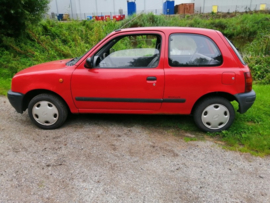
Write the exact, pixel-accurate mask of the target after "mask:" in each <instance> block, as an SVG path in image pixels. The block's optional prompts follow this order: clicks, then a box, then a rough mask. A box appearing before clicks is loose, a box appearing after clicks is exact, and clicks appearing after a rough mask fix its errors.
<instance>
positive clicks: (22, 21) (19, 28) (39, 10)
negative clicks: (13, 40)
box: [0, 0, 49, 37]
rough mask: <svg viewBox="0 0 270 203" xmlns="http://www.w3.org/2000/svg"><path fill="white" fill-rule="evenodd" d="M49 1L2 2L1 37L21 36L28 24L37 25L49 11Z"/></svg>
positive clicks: (0, 7) (0, 8)
mask: <svg viewBox="0 0 270 203" xmlns="http://www.w3.org/2000/svg"><path fill="white" fill-rule="evenodd" d="M48 4H49V0H12V1H11V0H1V1H0V26H1V29H0V35H5V36H14V37H15V36H19V35H20V34H21V33H22V32H23V31H24V30H25V28H26V23H37V22H39V20H40V19H41V17H42V15H43V14H44V13H45V12H46V11H47V7H48Z"/></svg>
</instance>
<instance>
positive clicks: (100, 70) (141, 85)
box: [8, 27, 256, 132]
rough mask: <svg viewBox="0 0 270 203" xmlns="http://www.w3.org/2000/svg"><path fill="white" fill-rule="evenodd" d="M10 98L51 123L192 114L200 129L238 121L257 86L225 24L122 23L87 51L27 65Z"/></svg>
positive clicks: (47, 125)
mask: <svg viewBox="0 0 270 203" xmlns="http://www.w3.org/2000/svg"><path fill="white" fill-rule="evenodd" d="M8 98H9V101H10V103H11V104H12V106H13V107H14V108H15V109H16V111H17V112H18V113H23V111H25V110H26V109H27V108H28V113H29V116H30V118H31V120H32V121H33V122H34V123H35V124H36V125H37V126H38V127H40V128H43V129H54V128H58V127H60V126H61V125H63V123H64V122H65V120H66V118H67V115H68V113H69V112H71V113H75V114H78V113H114V114H115V113H117V114H119V113H121V114H186V115H189V114H192V115H193V117H194V121H195V123H196V125H197V126H198V127H199V128H200V129H202V130H204V131H209V132H217V131H222V130H226V129H228V128H229V127H230V126H231V124H232V123H233V121H234V117H235V111H234V108H233V106H232V105H231V103H230V102H231V101H233V100H235V101H237V102H238V104H239V109H238V112H239V113H245V112H246V111H247V110H248V109H249V108H250V107H251V106H252V104H253V103H254V101H255V98H256V94H255V92H254V91H253V90H252V77H251V74H250V70H249V68H248V66H247V65H246V64H245V62H244V61H243V59H242V57H241V56H240V54H239V53H238V51H237V50H236V48H235V47H234V46H233V45H232V43H231V42H230V41H229V40H228V39H227V38H226V37H224V36H223V34H222V33H221V32H219V31H216V30H210V29H200V28H180V27H148V28H131V29H123V30H116V31H114V32H112V33H111V34H109V35H108V36H107V37H105V38H104V39H103V40H102V41H100V42H99V43H98V44H97V45H96V46H94V47H93V48H92V49H91V50H90V51H88V52H87V53H86V54H85V55H83V56H81V57H77V58H74V59H72V60H70V59H68V60H61V61H54V62H49V63H44V64H40V65H36V66H33V67H30V68H27V69H25V70H23V71H20V72H19V73H17V74H16V75H15V76H14V77H13V79H12V89H11V90H10V91H9V92H8Z"/></svg>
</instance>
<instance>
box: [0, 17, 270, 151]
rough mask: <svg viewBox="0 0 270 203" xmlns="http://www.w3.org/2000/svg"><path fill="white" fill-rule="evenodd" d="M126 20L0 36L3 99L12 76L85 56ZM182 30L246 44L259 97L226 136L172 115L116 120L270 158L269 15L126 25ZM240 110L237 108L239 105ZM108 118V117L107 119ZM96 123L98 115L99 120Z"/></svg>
mask: <svg viewBox="0 0 270 203" xmlns="http://www.w3.org/2000/svg"><path fill="white" fill-rule="evenodd" d="M129 20H130V19H126V20H125V21H122V22H115V21H108V22H95V21H82V22H79V21H71V22H66V23H61V22H55V21H51V20H46V21H42V22H40V23H39V25H38V26H31V25H28V27H27V30H26V32H25V35H24V36H21V37H19V38H10V37H5V36H0V53H1V55H0V95H6V93H7V91H8V90H9V89H10V84H11V78H12V76H13V75H14V74H15V73H16V72H18V71H19V70H22V69H24V68H27V67H29V66H32V65H35V64H39V63H44V62H46V61H53V60H57V59H63V58H72V57H76V56H80V55H82V54H83V53H84V52H86V51H87V50H89V49H90V48H91V47H92V46H94V45H95V44H96V43H97V42H98V41H100V40H101V39H103V38H104V37H105V36H106V34H108V33H110V32H111V31H113V30H115V29H118V28H120V27H121V26H123V25H125V24H126V23H127V22H128V21H129ZM145 26H181V27H187V26H188V27H201V28H211V29H216V30H219V31H221V32H223V33H224V34H225V35H226V36H227V37H228V38H229V39H230V40H232V41H233V42H234V43H235V44H237V45H239V46H241V47H238V48H240V50H241V52H242V54H243V55H244V58H245V61H246V62H247V63H248V65H249V67H250V69H251V71H252V74H253V78H254V79H255V80H256V83H257V84H268V85H254V89H255V91H256V93H257V99H256V101H255V103H254V105H253V106H252V108H251V109H249V110H248V112H247V113H245V114H242V115H241V114H239V113H237V114H236V119H235V122H234V124H233V125H232V127H231V128H230V129H229V130H228V131H224V132H222V133H215V134H214V133H208V134H205V133H202V132H201V131H200V130H198V128H197V127H196V126H195V124H194V122H193V119H192V117H191V116H172V115H149V116H147V115H132V116H130V117H129V116H119V117H118V116H114V118H116V117H117V118H119V119H120V120H121V119H124V120H125V123H127V124H128V125H129V123H130V124H131V125H134V124H140V125H143V126H146V127H149V128H151V127H157V128H162V129H168V130H169V131H170V132H173V134H174V135H175V136H180V137H182V138H184V137H183V136H185V135H183V134H185V133H186V132H188V133H191V134H193V135H195V136H196V137H195V138H194V139H193V138H192V139H190V138H184V139H185V141H192V140H196V139H198V140H201V139H202V137H203V136H207V138H211V139H212V138H213V139H216V140H222V141H224V142H225V143H226V145H225V147H226V148H228V149H232V150H237V151H241V152H248V153H251V154H254V155H258V156H264V155H269V154H270V127H269V126H270V125H268V123H269V121H270V108H269V107H270V102H269V101H270V94H269V92H270V85H269V84H270V65H269V64H270V36H269V33H270V18H269V14H267V13H258V14H257V13H252V14H244V15H236V16H235V17H232V18H220V17H219V16H218V15H210V16H209V15H208V16H207V15H203V16H201V15H194V16H189V15H187V16H186V17H185V18H184V19H179V17H178V16H176V17H166V16H156V15H153V14H147V15H142V16H140V17H138V18H136V19H135V20H134V21H132V22H131V23H129V24H127V25H126V26H125V27H145ZM234 106H235V107H236V104H235V103H234ZM102 118H103V119H104V117H102ZM95 119H96V117H95Z"/></svg>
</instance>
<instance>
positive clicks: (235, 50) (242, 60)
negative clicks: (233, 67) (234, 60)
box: [226, 37, 246, 65]
mask: <svg viewBox="0 0 270 203" xmlns="http://www.w3.org/2000/svg"><path fill="white" fill-rule="evenodd" d="M226 40H227V41H228V42H229V44H230V45H231V47H232V48H233V50H234V52H235V53H236V55H237V56H238V58H239V59H240V61H241V62H242V64H244V65H246V63H245V61H244V59H243V58H242V56H241V54H240V53H239V51H238V50H237V49H236V48H235V46H234V45H233V43H231V41H230V40H229V39H228V38H227V37H226Z"/></svg>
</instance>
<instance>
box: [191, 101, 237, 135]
mask: <svg viewBox="0 0 270 203" xmlns="http://www.w3.org/2000/svg"><path fill="white" fill-rule="evenodd" d="M193 117H194V122H195V123H196V125H197V126H198V127H199V128H200V129H202V130H203V131H206V132H220V131H223V130H227V129H228V128H229V127H230V126H231V125H232V123H233V121H234V117H235V111H234V108H233V106H232V104H231V103H230V102H229V101H228V100H227V99H225V98H223V97H209V98H206V99H204V100H202V101H201V102H200V103H198V105H197V106H196V107H195V110H194V114H193Z"/></svg>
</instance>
